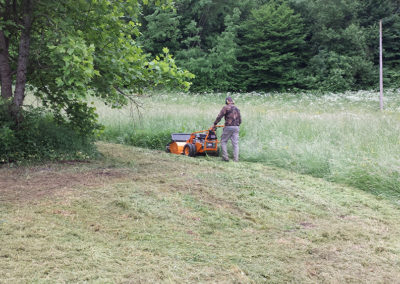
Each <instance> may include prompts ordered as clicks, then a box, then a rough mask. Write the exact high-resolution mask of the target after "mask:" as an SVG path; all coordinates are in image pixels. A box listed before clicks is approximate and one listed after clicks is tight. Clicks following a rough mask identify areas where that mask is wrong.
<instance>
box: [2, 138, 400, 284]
mask: <svg viewBox="0 0 400 284" xmlns="http://www.w3.org/2000/svg"><path fill="white" fill-rule="evenodd" d="M98 147H99V150H100V151H101V153H102V154H103V155H104V157H103V158H102V159H101V160H99V161H93V162H91V163H87V164H86V163H73V162H71V163H63V164H46V165H40V166H36V167H30V168H29V167H21V168H17V169H10V168H4V167H3V168H0V190H1V193H2V194H1V200H0V242H1V247H0V282H2V283H24V282H29V283H32V282H33V283H54V282H57V283H60V282H95V283H111V282H112V283H121V282H124V283H126V282H129V283H160V282H161V283H176V282H179V283H188V282H190V283H194V282H203V283H204V282H212V283H260V282H271V283H286V282H296V283H298V282H300V283H325V282H327V283H349V282H350V283H396V282H398V280H399V279H400V270H399V267H400V223H399V222H398V220H400V211H399V210H400V207H399V205H400V204H397V205H396V204H394V203H393V202H390V201H388V200H387V199H382V198H380V197H378V196H376V195H373V194H370V193H367V192H365V191H361V190H358V189H355V188H349V187H345V186H341V185H338V184H336V183H330V182H328V181H325V180H323V179H316V178H313V177H310V176H308V175H300V174H295V173H292V172H290V171H287V170H284V169H279V168H272V167H269V166H265V165H263V164H260V163H252V162H240V163H223V162H220V161H219V159H218V158H211V157H210V158H207V157H205V158H188V157H184V156H176V155H170V154H166V153H163V152H162V151H154V150H146V149H141V148H134V147H129V146H124V145H115V144H105V143H100V144H99V145H98ZM7 188H8V189H9V190H7ZM11 190H12V191H11ZM10 191H11V192H10Z"/></svg>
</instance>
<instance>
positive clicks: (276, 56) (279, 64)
mask: <svg viewBox="0 0 400 284" xmlns="http://www.w3.org/2000/svg"><path fill="white" fill-rule="evenodd" d="M304 37H305V34H304V33H303V23H302V19H301V17H300V16H299V15H297V14H295V13H294V11H293V10H292V9H291V8H290V7H289V6H288V5H287V4H286V3H285V2H283V3H282V4H279V2H278V1H270V2H269V3H268V4H265V5H263V6H261V7H259V8H258V9H255V10H253V11H252V16H251V17H249V19H248V20H247V21H245V22H244V23H243V25H242V27H241V30H240V32H239V42H240V43H239V44H240V48H241V51H240V56H239V57H238V60H239V68H238V72H239V78H238V82H239V87H240V88H241V89H246V90H270V89H274V90H279V89H286V88H290V87H293V86H296V84H297V80H296V74H295V72H296V69H297V68H298V67H299V65H300V63H301V57H302V50H303V48H304Z"/></svg>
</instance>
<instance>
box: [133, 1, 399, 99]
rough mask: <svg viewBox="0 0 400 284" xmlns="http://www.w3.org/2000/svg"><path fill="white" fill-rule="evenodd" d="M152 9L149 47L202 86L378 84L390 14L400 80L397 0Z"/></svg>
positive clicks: (394, 78) (390, 63)
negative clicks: (381, 47) (165, 55)
mask: <svg viewBox="0 0 400 284" xmlns="http://www.w3.org/2000/svg"><path fill="white" fill-rule="evenodd" d="M174 6H175V8H174V9H163V8H160V7H152V6H147V7H145V8H144V11H143V13H142V15H141V19H140V21H141V22H142V26H141V35H140V36H139V38H138V39H137V40H138V42H139V43H140V45H142V46H143V49H144V50H145V51H146V52H148V53H151V54H153V55H157V54H160V53H162V49H163V48H164V47H167V48H168V49H169V50H170V52H171V53H172V54H174V56H175V58H176V61H177V63H178V65H180V66H181V67H184V68H186V69H187V70H189V71H191V72H192V73H194V74H195V75H196V78H195V79H194V80H193V86H192V90H195V91H209V90H214V91H254V90H263V91H270V90H277V91H282V90H293V89H318V90H325V91H342V90H354V89H371V88H375V87H377V85H378V84H377V82H378V74H379V69H378V66H379V20H380V19H383V45H384V58H383V59H384V83H385V86H387V87H399V85H400V65H399V63H400V52H399V51H400V15H399V13H400V2H399V1H397V0H286V1H280V0H243V1H237V0H176V1H175V5H174Z"/></svg>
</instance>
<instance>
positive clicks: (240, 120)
mask: <svg viewBox="0 0 400 284" xmlns="http://www.w3.org/2000/svg"><path fill="white" fill-rule="evenodd" d="M238 113H239V125H240V124H242V116H241V115H240V110H239V109H238Z"/></svg>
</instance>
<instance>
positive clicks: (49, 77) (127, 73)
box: [0, 0, 192, 132]
mask: <svg viewBox="0 0 400 284" xmlns="http://www.w3.org/2000/svg"><path fill="white" fill-rule="evenodd" d="M147 2H148V1H147V0H143V2H139V1H138V0H64V1H52V0H0V8H1V11H0V17H1V18H0V78H1V96H2V97H3V99H5V100H7V101H8V102H9V105H10V107H9V109H10V114H11V115H12V117H13V118H14V119H16V120H18V119H20V110H21V108H22V105H23V102H24V98H25V89H26V86H28V88H29V89H30V90H31V91H32V92H33V94H34V95H35V96H37V97H39V98H40V99H41V100H42V102H43V104H44V105H45V106H47V107H49V108H50V109H51V110H52V111H53V112H54V114H55V116H56V117H58V118H59V119H64V115H66V117H67V119H68V120H70V121H71V122H73V123H74V124H75V125H76V126H77V128H78V129H80V130H81V131H84V132H85V131H91V129H90V128H91V126H92V125H93V124H92V123H91V122H93V120H94V119H95V116H96V115H95V114H94V109H93V108H92V107H89V106H88V105H87V104H86V102H85V100H84V99H85V97H86V96H87V95H89V94H90V95H93V96H96V97H99V98H101V99H103V100H104V101H105V102H106V103H107V104H109V105H111V106H113V107H119V106H122V105H124V104H126V103H127V102H128V101H129V100H133V99H134V97H135V94H136V93H141V92H143V90H145V89H146V88H148V87H152V86H157V85H160V84H162V85H169V86H180V87H185V88H188V87H189V83H188V82H186V79H188V78H190V77H192V75H191V74H190V73H189V72H187V71H183V70H181V69H179V68H178V67H177V66H176V64H175V62H174V59H173V58H172V57H171V55H170V54H169V51H168V49H164V50H163V54H161V55H160V56H157V57H156V58H155V59H151V58H149V57H148V55H146V54H144V53H143V51H142V49H141V48H140V47H139V46H138V44H137V43H136V41H135V40H134V38H136V37H137V36H138V34H139V31H138V23H137V18H138V13H139V11H140V7H141V6H142V5H143V4H145V3H147ZM156 2H161V1H156ZM166 2H167V1H164V2H163V3H164V4H165V3H166ZM161 4H162V3H160V5H161ZM13 85H15V90H14V91H13V90H12V86H13Z"/></svg>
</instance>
